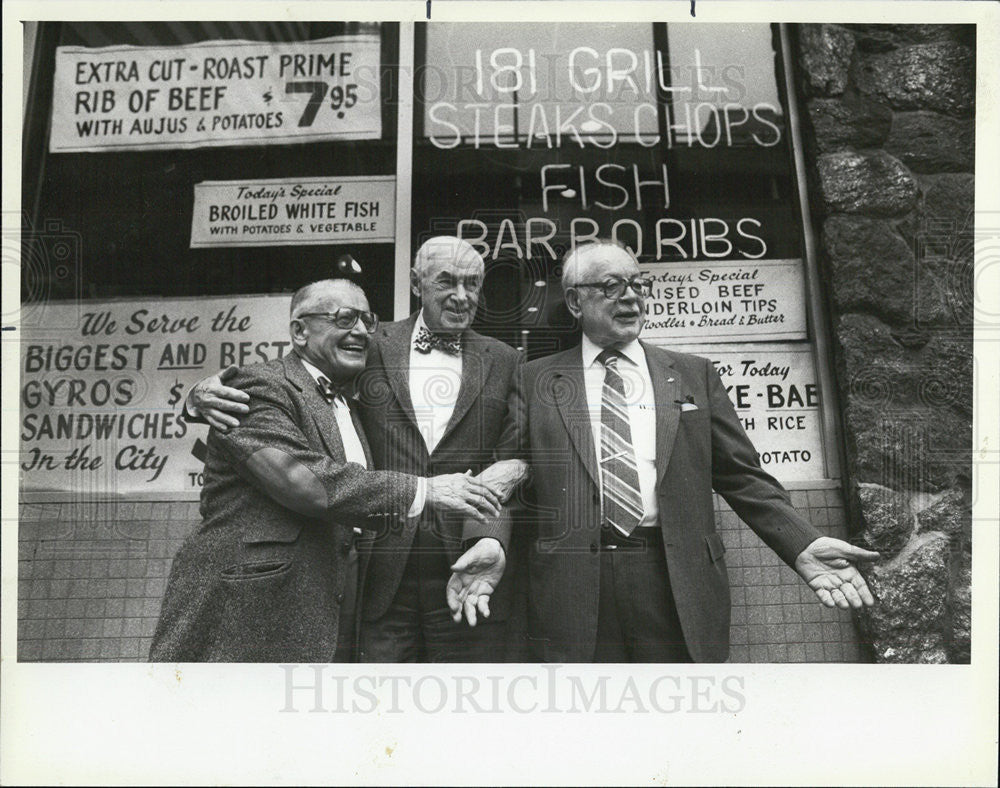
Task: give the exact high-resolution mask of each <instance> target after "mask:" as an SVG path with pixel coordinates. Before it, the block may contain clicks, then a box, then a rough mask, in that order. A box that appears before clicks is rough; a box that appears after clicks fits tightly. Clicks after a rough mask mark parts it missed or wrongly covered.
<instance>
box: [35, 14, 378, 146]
mask: <svg viewBox="0 0 1000 788" xmlns="http://www.w3.org/2000/svg"><path fill="white" fill-rule="evenodd" d="M380 50H381V46H380V42H379V36H378V35H377V34H364V35H350V36H335V37H332V38H326V39H321V40H317V41H298V42H288V43H285V42H283V43H270V42H258V41H205V42H201V43H198V44H188V45H185V46H177V47H136V46H110V47H102V48H96V49H92V48H88V47H79V46H66V47H59V48H58V49H57V50H56V66H55V79H54V87H53V95H52V135H51V138H50V141H49V149H50V150H51V151H52V152H53V153H64V152H73V151H109V150H154V149H161V150H162V149H168V148H198V147H205V146H220V145H269V144H274V143H290V142H309V141H311V140H331V139H333V140H337V139H342V140H359V139H378V138H380V137H381V136H382V99H381V87H380V85H381V82H380V76H379V61H380V57H381V52H380Z"/></svg>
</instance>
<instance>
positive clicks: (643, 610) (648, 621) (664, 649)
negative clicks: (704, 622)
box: [594, 528, 691, 662]
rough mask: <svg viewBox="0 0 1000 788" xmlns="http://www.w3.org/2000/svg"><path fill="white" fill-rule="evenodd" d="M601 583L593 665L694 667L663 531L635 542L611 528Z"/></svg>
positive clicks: (637, 535)
mask: <svg viewBox="0 0 1000 788" xmlns="http://www.w3.org/2000/svg"><path fill="white" fill-rule="evenodd" d="M600 583H601V589H600V602H599V603H598V613H597V645H596V648H595V651H594V662H691V656H690V654H688V650H687V647H686V646H685V643H684V633H683V632H682V631H681V622H680V619H679V618H678V617H677V607H676V606H675V604H674V596H673V592H672V591H671V588H670V578H669V576H668V574H667V559H666V556H665V554H664V552H663V535H662V533H661V532H660V529H659V528H649V529H646V528H643V529H640V530H639V531H638V532H633V536H632V537H631V538H626V537H622V536H621V535H620V534H617V533H616V532H615V531H613V530H612V529H608V530H607V531H606V532H605V533H604V534H603V537H602V544H601V575H600Z"/></svg>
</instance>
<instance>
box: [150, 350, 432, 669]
mask: <svg viewBox="0 0 1000 788" xmlns="http://www.w3.org/2000/svg"><path fill="white" fill-rule="evenodd" d="M230 385H232V386H236V387H238V388H240V389H242V390H243V391H245V392H246V393H247V394H249V395H250V412H249V414H248V415H247V416H245V417H243V419H242V421H241V423H240V426H239V427H236V428H233V429H231V430H229V432H228V433H226V434H221V433H219V432H218V431H216V430H214V429H213V430H211V431H210V432H209V436H208V456H207V458H206V462H205V486H204V488H203V489H202V495H201V514H202V518H203V520H202V525H201V527H200V528H199V530H198V531H196V532H195V533H194V534H192V535H191V536H190V537H189V538H188V539H187V541H186V542H185V543H184V545H183V546H182V547H181V549H180V551H179V552H178V553H177V556H176V558H174V562H173V566H172V567H171V572H170V579H169V581H168V584H167V593H166V596H165V598H164V601H163V609H162V612H161V614H160V620H159V623H158V625H157V628H156V633H155V635H154V637H153V642H152V647H151V649H150V659H151V660H154V661H171V662H177V661H180V662H203V661H223V662H275V661H283V662H329V661H331V660H332V659H333V655H334V652H335V650H336V647H337V628H338V620H339V611H340V603H341V601H342V600H343V593H344V577H345V568H346V560H347V555H348V552H349V548H350V540H351V539H352V528H353V527H354V526H358V527H363V528H370V527H376V526H381V525H382V524H383V523H384V520H385V519H386V518H388V519H389V520H391V519H393V518H394V517H399V516H401V514H405V512H406V511H407V509H408V508H409V506H410V503H411V502H412V500H413V496H414V495H415V493H416V484H417V483H416V479H414V478H413V477H410V476H404V475H402V474H399V473H391V472H383V471H368V470H365V469H364V468H362V467H361V466H360V465H358V464H356V463H348V462H346V460H345V456H344V448H343V444H342V442H341V440H340V431H339V430H338V428H337V421H336V418H335V416H334V414H333V412H332V408H331V406H330V405H329V404H328V403H327V402H326V401H325V400H324V399H323V398H322V397H321V396H320V394H319V392H318V391H317V388H316V383H315V381H314V380H313V379H312V377H310V375H309V373H308V372H307V371H306V369H305V367H303V365H302V362H301V361H300V360H299V358H298V356H297V355H295V354H291V355H288V356H285V357H284V358H283V359H281V360H276V361H269V362H267V363H266V364H258V365H255V366H251V367H245V368H243V369H241V370H240V371H239V374H238V375H237V377H236V378H234V379H233V380H232V382H231V383H230ZM355 423H356V424H358V420H357V419H355ZM358 434H359V436H360V437H361V441H362V444H363V445H364V444H365V436H364V431H363V430H362V429H360V427H359V429H358ZM365 448H366V454H368V449H367V446H365ZM261 449H273V450H278V451H280V452H281V453H282V454H281V455H278V456H279V457H282V458H284V457H287V458H290V459H292V460H296V461H298V463H301V465H299V466H298V467H299V469H300V471H301V468H302V466H305V468H306V469H308V471H307V473H308V472H311V473H312V474H313V476H314V477H315V479H317V480H318V481H319V483H320V484H321V485H322V489H323V490H325V493H326V514H325V515H324V516H322V517H307V516H305V515H302V514H299V513H297V512H296V511H293V510H292V509H289V508H286V507H285V506H283V505H282V504H280V503H278V502H277V501H276V500H275V496H277V497H279V498H280V497H281V495H282V494H283V493H284V492H285V491H287V490H288V489H290V488H291V487H292V483H293V481H294V480H293V479H292V478H291V477H289V478H283V477H282V474H281V472H280V470H279V471H275V472H273V473H271V474H269V475H268V478H267V479H266V480H264V481H262V479H261V476H260V470H259V467H258V465H257V462H258V460H259V457H260V456H261V455H257V457H258V460H252V459H251V458H253V457H254V456H255V454H257V452H259V451H260V450H261ZM369 466H370V467H371V458H370V455H369Z"/></svg>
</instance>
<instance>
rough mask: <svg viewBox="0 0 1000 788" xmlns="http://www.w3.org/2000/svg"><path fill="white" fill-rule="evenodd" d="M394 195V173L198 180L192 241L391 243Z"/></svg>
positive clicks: (206, 243)
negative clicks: (246, 179)
mask: <svg viewBox="0 0 1000 788" xmlns="http://www.w3.org/2000/svg"><path fill="white" fill-rule="evenodd" d="M395 199H396V179H395V177H393V176H392V175H371V176H361V177H328V178H288V179H285V178H279V179H272V180H260V181H205V182H203V183H196V184H195V186H194V214H193V217H192V223H191V247H192V248H203V247H210V246H297V245H303V244H334V243H346V242H349V241H354V242H361V243H392V242H393V241H394V240H395V231H396V210H395Z"/></svg>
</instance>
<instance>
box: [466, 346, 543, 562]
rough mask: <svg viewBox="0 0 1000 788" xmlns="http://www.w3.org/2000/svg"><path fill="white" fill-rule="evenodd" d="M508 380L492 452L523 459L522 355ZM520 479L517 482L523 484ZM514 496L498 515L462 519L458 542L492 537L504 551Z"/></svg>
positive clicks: (498, 457)
mask: <svg viewBox="0 0 1000 788" xmlns="http://www.w3.org/2000/svg"><path fill="white" fill-rule="evenodd" d="M510 367H511V371H510V373H509V383H508V386H507V391H508V393H507V414H506V416H505V417H504V423H503V427H502V428H501V430H500V437H499V438H498V440H497V444H496V449H495V450H494V452H493V459H494V460H497V461H499V460H523V461H525V462H527V460H528V457H527V454H526V451H525V449H526V442H525V440H524V426H525V425H524V423H523V413H524V408H523V401H524V398H523V396H522V386H523V384H524V357H523V356H522V355H521V354H520V353H518V354H517V357H516V358H515V359H514V361H513V363H512V364H511V365H510ZM523 484H524V482H522V483H521V485H523ZM516 500H517V491H516V490H515V491H514V492H513V493H512V494H511V497H510V499H509V500H508V502H507V503H506V504H505V505H504V507H503V509H502V510H501V512H500V516H499V517H495V518H492V519H490V520H488V521H487V522H485V523H481V522H478V521H476V520H466V521H465V523H464V524H463V526H462V543H463V544H468V543H470V542H474V541H476V540H478V539H481V538H483V537H487V536H488V537H492V538H494V539H496V540H498V541H499V542H500V544H501V545H503V549H504V552H509V551H510V533H511V528H512V527H513V526H512V523H513V519H512V517H511V509H512V508H513V506H514V505H516V504H515V501H516Z"/></svg>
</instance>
